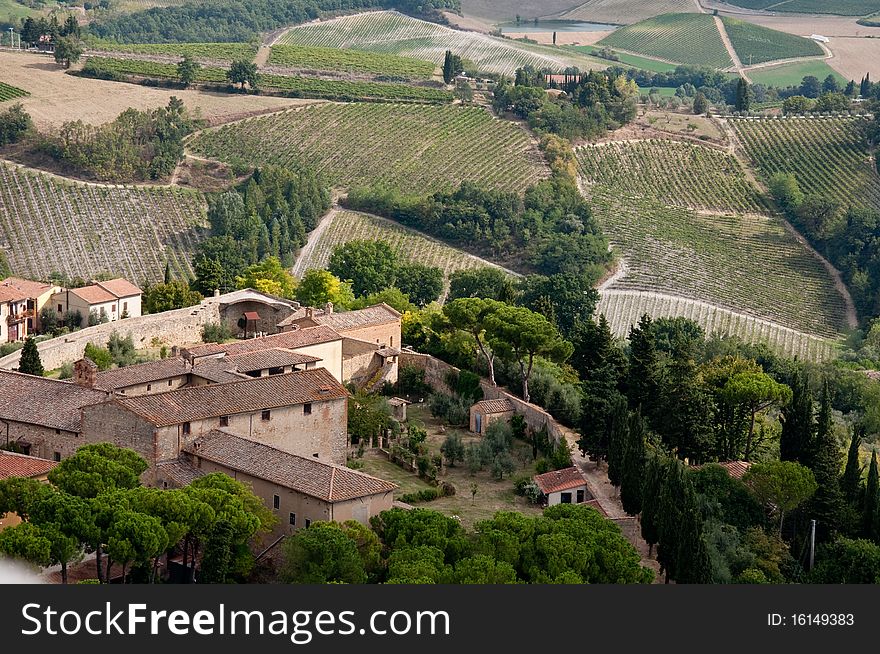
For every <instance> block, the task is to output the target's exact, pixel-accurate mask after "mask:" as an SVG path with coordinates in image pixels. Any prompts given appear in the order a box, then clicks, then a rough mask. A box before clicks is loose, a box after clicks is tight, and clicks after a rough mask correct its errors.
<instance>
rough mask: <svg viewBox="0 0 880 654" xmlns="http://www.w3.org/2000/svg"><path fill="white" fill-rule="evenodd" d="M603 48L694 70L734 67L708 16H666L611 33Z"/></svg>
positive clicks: (713, 21) (605, 39)
mask: <svg viewBox="0 0 880 654" xmlns="http://www.w3.org/2000/svg"><path fill="white" fill-rule="evenodd" d="M599 44H600V45H608V46H611V47H612V48H621V49H623V50H629V51H630V52H633V53H636V54H643V55H648V56H650V57H659V58H661V59H665V60H667V61H673V62H677V63H682V64H690V65H694V66H711V67H712V68H720V69H724V68H729V67H730V66H732V65H733V62H732V61H731V60H730V55H728V53H727V50H726V49H725V47H724V43H723V42H722V41H721V35H720V34H719V33H718V28H717V27H716V25H715V20H714V19H713V18H712V16H710V15H708V14H666V15H664V16H657V17H656V18H649V19H648V20H644V21H642V22H640V23H636V24H635V25H629V26H628V27H624V28H621V29H619V30H617V31H616V32H612V33H611V34H610V35H608V36H606V37H605V38H604V39H602V40H601V41H599Z"/></svg>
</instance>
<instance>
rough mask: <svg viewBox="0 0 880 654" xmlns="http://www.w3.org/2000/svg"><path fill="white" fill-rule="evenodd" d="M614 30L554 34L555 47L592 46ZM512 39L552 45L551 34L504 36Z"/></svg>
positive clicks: (528, 33)
mask: <svg viewBox="0 0 880 654" xmlns="http://www.w3.org/2000/svg"><path fill="white" fill-rule="evenodd" d="M612 31H614V30H608V31H606V32H556V45H593V44H595V43H598V42H599V41H601V40H602V39H604V38H605V37H606V36H608V35H609V34H611V32H612ZM505 36H509V37H510V38H512V39H522V38H526V39H531V40H532V41H537V42H538V43H540V44H541V45H553V32H522V33H519V32H509V33H507V34H505Z"/></svg>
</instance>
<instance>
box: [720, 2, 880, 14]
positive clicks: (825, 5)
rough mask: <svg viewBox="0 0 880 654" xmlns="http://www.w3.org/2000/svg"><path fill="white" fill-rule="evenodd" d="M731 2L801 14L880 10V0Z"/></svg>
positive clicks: (744, 5) (738, 4)
mask: <svg viewBox="0 0 880 654" xmlns="http://www.w3.org/2000/svg"><path fill="white" fill-rule="evenodd" d="M730 4H732V5H736V6H738V7H745V8H746V9H769V8H770V7H772V11H786V12H794V13H799V14H837V15H840V16H867V15H868V14H872V13H875V12H878V11H880V0H834V2H828V1H827V0H783V1H782V2H780V1H779V0H730Z"/></svg>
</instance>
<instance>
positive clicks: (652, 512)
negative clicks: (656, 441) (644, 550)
mask: <svg viewBox="0 0 880 654" xmlns="http://www.w3.org/2000/svg"><path fill="white" fill-rule="evenodd" d="M664 471H665V462H664V460H663V459H662V458H661V457H660V456H659V455H657V454H654V455H651V456H649V457H648V460H647V463H646V464H645V479H644V482H643V484H642V516H641V524H642V538H644V539H645V542H646V543H647V544H648V556H651V552H652V550H653V549H654V545H656V544H657V541H658V540H659V533H658V530H659V521H660V493H661V492H662V490H663V474H664Z"/></svg>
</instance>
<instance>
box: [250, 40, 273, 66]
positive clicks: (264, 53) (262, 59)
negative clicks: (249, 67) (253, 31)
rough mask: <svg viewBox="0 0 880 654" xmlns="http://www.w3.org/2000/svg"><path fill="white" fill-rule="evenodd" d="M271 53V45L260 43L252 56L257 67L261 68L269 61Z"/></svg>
mask: <svg viewBox="0 0 880 654" xmlns="http://www.w3.org/2000/svg"><path fill="white" fill-rule="evenodd" d="M271 54H272V47H271V46H269V45H261V46H260V49H259V50H257V56H256V57H254V63H255V64H257V68H262V67H263V66H265V65H266V64H267V63H269V55H271Z"/></svg>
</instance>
